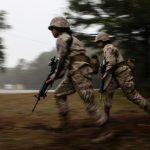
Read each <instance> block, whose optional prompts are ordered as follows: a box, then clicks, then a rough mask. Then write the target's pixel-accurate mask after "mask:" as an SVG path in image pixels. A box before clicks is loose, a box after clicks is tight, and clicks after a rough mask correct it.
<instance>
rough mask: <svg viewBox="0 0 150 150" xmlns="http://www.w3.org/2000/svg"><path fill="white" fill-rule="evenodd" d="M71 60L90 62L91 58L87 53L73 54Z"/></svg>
mask: <svg viewBox="0 0 150 150" xmlns="http://www.w3.org/2000/svg"><path fill="white" fill-rule="evenodd" d="M70 60H71V62H75V61H84V62H87V63H90V58H89V57H88V56H86V55H85V54H78V55H75V56H72V57H71V58H70Z"/></svg>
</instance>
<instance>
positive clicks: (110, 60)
mask: <svg viewBox="0 0 150 150" xmlns="http://www.w3.org/2000/svg"><path fill="white" fill-rule="evenodd" d="M99 36H100V35H99ZM107 39H108V37H106V40H107ZM103 55H104V62H105V65H106V71H105V73H104V75H103V78H104V81H105V82H104V83H105V84H104V91H105V93H104V94H105V100H104V115H103V117H102V118H101V124H103V123H105V122H106V121H107V120H108V118H109V110H110V108H111V105H112V99H113V95H114V91H115V89H117V88H118V87H120V88H121V89H122V91H123V92H124V94H125V95H126V97H127V98H128V99H129V100H130V101H132V102H133V103H135V104H137V105H139V106H140V107H141V108H142V109H145V108H147V101H146V99H145V98H144V97H142V96H141V95H140V94H139V93H138V92H137V90H136V89H135V83H134V78H133V72H132V69H131V68H130V67H129V66H128V65H127V63H125V61H124V59H123V57H122V55H121V54H120V52H119V51H118V49H117V48H116V47H115V46H113V45H112V44H106V45H105V46H104V47H103Z"/></svg>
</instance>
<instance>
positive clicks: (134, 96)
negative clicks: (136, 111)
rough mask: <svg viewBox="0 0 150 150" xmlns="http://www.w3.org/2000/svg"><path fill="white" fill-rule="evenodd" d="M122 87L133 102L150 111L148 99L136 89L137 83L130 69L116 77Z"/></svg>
mask: <svg viewBox="0 0 150 150" xmlns="http://www.w3.org/2000/svg"><path fill="white" fill-rule="evenodd" d="M116 79H117V81H118V83H119V85H120V87H121V88H122V90H123V92H124V94H125V95H126V96H127V98H128V99H129V100H130V101H132V102H133V103H135V104H137V105H138V106H139V107H140V108H142V109H144V110H145V111H149V109H148V104H147V100H146V99H145V98H144V97H143V96H142V95H140V94H139V92H138V91H137V90H136V89H135V83H134V80H133V76H132V73H131V70H130V69H127V70H126V71H124V72H122V73H121V74H120V75H118V76H117V77H116Z"/></svg>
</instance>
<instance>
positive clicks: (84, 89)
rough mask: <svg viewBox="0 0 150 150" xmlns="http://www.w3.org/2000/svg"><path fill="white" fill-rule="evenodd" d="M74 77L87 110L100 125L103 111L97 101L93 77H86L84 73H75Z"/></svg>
mask: <svg viewBox="0 0 150 150" xmlns="http://www.w3.org/2000/svg"><path fill="white" fill-rule="evenodd" d="M72 79H73V83H74V86H75V89H76V91H77V92H78V93H79V95H80V97H81V99H82V100H83V101H84V104H85V107H86V111H87V112H88V114H89V115H90V116H92V118H94V119H95V120H96V122H97V124H98V125H99V126H100V125H101V124H100V118H101V113H100V110H99V108H98V105H97V103H96V101H95V97H94V91H93V86H92V82H91V79H89V78H86V77H84V76H83V75H82V74H75V75H74V76H73V77H72Z"/></svg>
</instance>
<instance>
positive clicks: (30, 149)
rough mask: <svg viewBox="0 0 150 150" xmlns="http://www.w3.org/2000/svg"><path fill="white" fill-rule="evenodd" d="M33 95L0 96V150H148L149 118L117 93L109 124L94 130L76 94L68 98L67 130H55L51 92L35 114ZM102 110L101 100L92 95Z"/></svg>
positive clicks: (57, 122)
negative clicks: (106, 135) (109, 135)
mask: <svg viewBox="0 0 150 150" xmlns="http://www.w3.org/2000/svg"><path fill="white" fill-rule="evenodd" d="M33 95H34V93H33V94H0V102H1V103H0V110H1V113H0V150H86V149H88V150H98V149H101V150H143V149H145V150H148V149H150V144H149V140H150V117H149V115H147V114H146V113H145V112H143V111H142V110H141V109H139V108H138V107H137V106H136V105H135V104H133V103H131V102H129V101H128V100H127V99H126V98H125V97H124V96H123V95H122V93H121V92H117V93H116V95H115V97H114V101H113V107H112V109H111V116H110V122H109V123H108V124H107V125H106V126H104V127H102V128H101V129H99V128H97V127H96V126H95V124H94V122H93V121H92V119H91V118H90V117H89V116H88V115H87V113H86V111H85V109H84V104H83V102H82V100H81V99H80V98H79V96H78V95H77V94H73V95H71V96H69V97H68V104H69V107H70V128H69V129H68V130H67V131H59V130H57V128H56V127H57V126H58V124H59V118H58V113H57V111H58V110H57V108H56V106H55V101H54V98H53V93H49V94H48V96H47V97H46V99H45V100H41V101H40V102H39V104H38V105H37V108H36V110H35V112H34V113H32V112H31V110H32V108H33V105H34V103H35V98H34V97H33ZM95 96H96V101H97V103H98V105H99V106H100V108H101V109H102V101H100V98H99V97H100V96H99V93H98V92H95ZM107 131H113V132H114V134H113V136H112V138H111V139H109V140H107V139H106V141H104V142H100V143H96V144H93V143H91V140H92V139H93V138H95V137H97V136H99V135H100V136H102V137H103V133H105V132H107Z"/></svg>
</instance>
